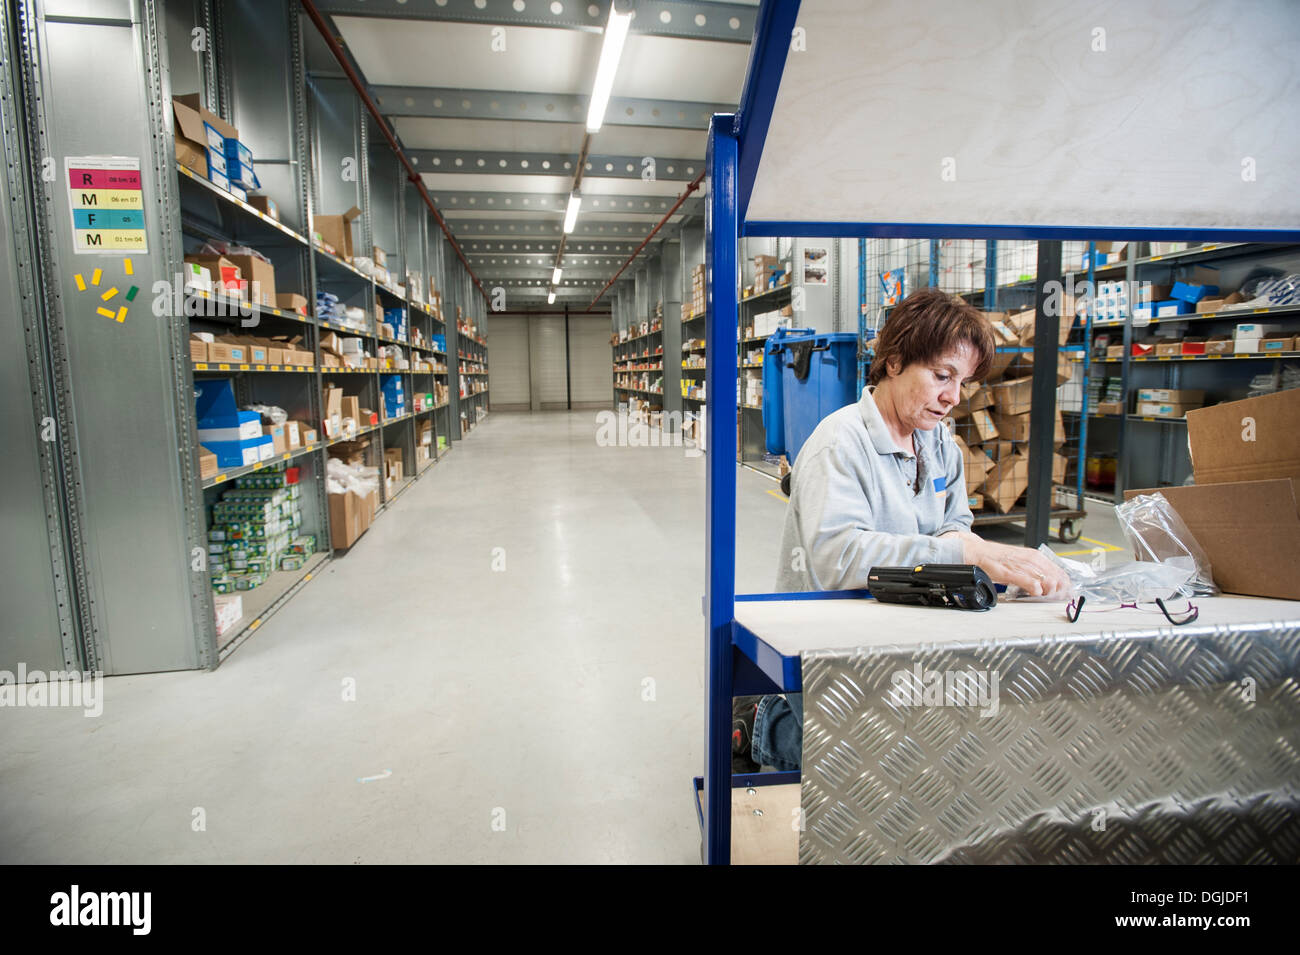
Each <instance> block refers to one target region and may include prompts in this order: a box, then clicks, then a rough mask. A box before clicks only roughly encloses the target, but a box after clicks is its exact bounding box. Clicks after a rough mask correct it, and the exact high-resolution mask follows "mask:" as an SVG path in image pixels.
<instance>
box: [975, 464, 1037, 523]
mask: <svg viewBox="0 0 1300 955" xmlns="http://www.w3.org/2000/svg"><path fill="white" fill-rule="evenodd" d="M1028 487H1029V457H1028V455H1025V454H1022V453H1020V452H1017V453H1015V454H1013V455H1011V456H1010V457H1009V458H1007V459H1005V460H1003V461H999V462H998V463H997V465H996V466H995V467H994V468H993V470H992V471H990V472H989V476H988V478H987V479H986V480H985V482H984V484H983V486H982V488H981V492H982V493H983V495H984V500H985V503H986V504H989V505H991V506H992V507H993V508H994V509H995V510H997V511H999V512H1001V513H1003V514H1005V513H1006V512H1007V511H1009V510H1011V509H1012V508H1013V507H1014V506H1015V504H1016V501H1018V500H1020V495H1022V494H1024V493H1025V490H1026V489H1027V488H1028Z"/></svg>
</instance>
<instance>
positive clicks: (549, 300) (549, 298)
mask: <svg viewBox="0 0 1300 955" xmlns="http://www.w3.org/2000/svg"><path fill="white" fill-rule="evenodd" d="M546 304H547V305H554V304H555V289H551V294H550V295H548V296H546Z"/></svg>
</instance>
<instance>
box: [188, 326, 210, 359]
mask: <svg viewBox="0 0 1300 955" xmlns="http://www.w3.org/2000/svg"><path fill="white" fill-rule="evenodd" d="M207 360H208V342H207V341H206V340H204V339H202V338H199V337H198V336H197V335H195V334H193V333H191V334H190V361H207Z"/></svg>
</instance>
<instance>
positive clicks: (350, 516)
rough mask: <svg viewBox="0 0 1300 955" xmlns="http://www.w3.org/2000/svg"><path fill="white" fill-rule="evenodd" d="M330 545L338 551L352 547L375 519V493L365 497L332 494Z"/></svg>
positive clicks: (353, 494) (372, 492)
mask: <svg viewBox="0 0 1300 955" xmlns="http://www.w3.org/2000/svg"><path fill="white" fill-rule="evenodd" d="M329 500H330V505H329V506H330V544H331V545H333V546H334V548H336V549H340V550H341V549H343V548H345V547H351V546H352V545H353V544H355V543H356V542H357V539H358V538H359V537H360V536H361V535H362V534H364V533H365V531H366V528H368V527H369V526H370V524H371V522H372V521H373V520H374V519H375V508H376V506H377V504H378V496H377V494H376V493H375V492H374V491H371V492H370V493H369V494H366V495H364V496H362V495H360V494H355V493H352V492H348V493H346V494H331V495H329Z"/></svg>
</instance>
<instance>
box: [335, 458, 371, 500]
mask: <svg viewBox="0 0 1300 955" xmlns="http://www.w3.org/2000/svg"><path fill="white" fill-rule="evenodd" d="M325 490H326V491H327V492H328V493H330V494H347V493H348V492H349V491H351V492H352V493H353V494H360V495H361V496H362V497H365V496H366V495H367V494H369V493H370V492H371V491H375V492H378V490H379V469H378V468H370V467H366V466H365V465H361V464H356V465H353V464H345V463H343V462H342V461H340V460H339V459H338V458H327V459H326V462H325Z"/></svg>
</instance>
